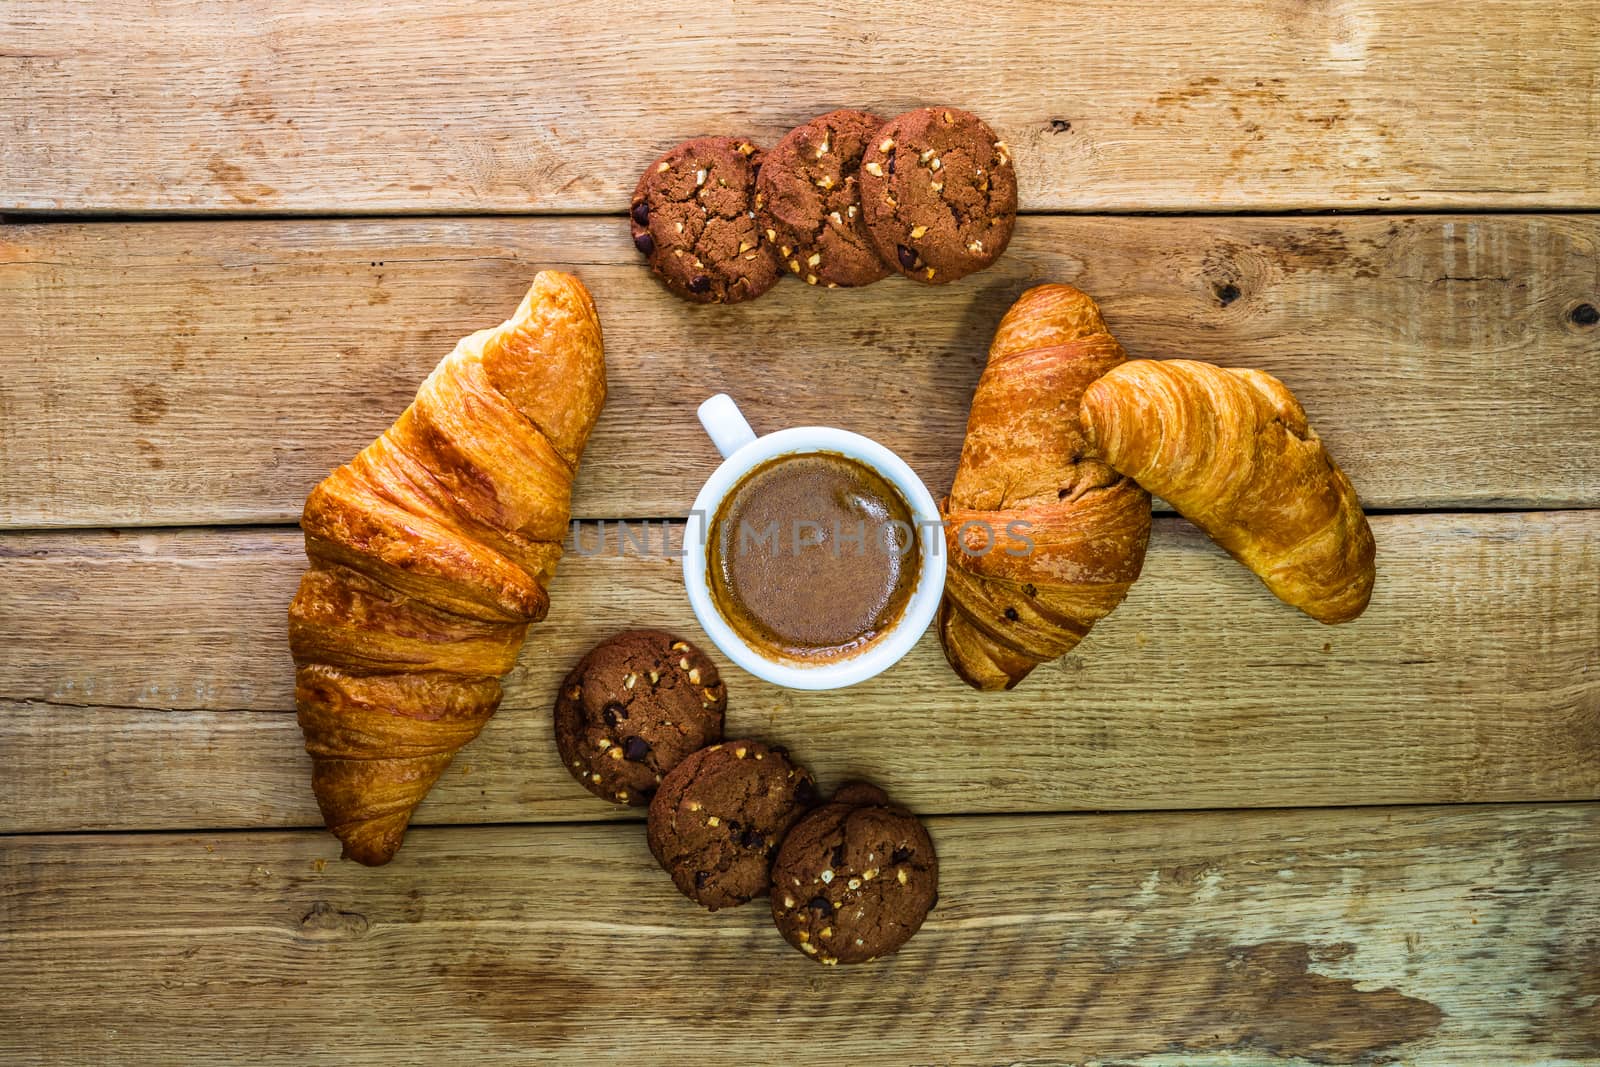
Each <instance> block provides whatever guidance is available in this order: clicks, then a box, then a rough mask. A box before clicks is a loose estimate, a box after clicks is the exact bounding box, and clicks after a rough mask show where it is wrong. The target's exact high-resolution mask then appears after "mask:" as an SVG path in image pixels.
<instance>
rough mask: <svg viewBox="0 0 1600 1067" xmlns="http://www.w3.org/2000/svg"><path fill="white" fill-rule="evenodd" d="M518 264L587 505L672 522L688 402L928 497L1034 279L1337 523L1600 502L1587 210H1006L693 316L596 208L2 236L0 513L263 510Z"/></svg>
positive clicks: (62, 521)
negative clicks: (1314, 440)
mask: <svg viewBox="0 0 1600 1067" xmlns="http://www.w3.org/2000/svg"><path fill="white" fill-rule="evenodd" d="M546 266H561V267H567V268H570V269H574V270H576V271H578V272H579V273H580V274H581V275H582V277H583V278H584V280H585V281H586V282H587V283H588V284H589V285H590V286H591V287H592V288H593V290H594V293H595V297H596V300H597V301H598V303H599V307H600V313H601V319H602V323H603V326H604V329H605V333H606V340H607V357H608V363H609V367H610V371H611V382H612V392H611V397H610V401H609V403H608V405H607V408H606V411H605V413H604V415H603V416H602V418H601V421H600V426H599V428H598V430H597V431H596V434H595V437H594V441H593V444H592V445H591V447H590V450H589V453H588V455H587V456H586V457H585V461H584V468H583V478H582V479H581V480H580V481H579V483H578V496H577V500H576V503H575V507H576V509H577V514H579V515H581V516H585V517H590V518H611V517H618V516H643V515H648V516H671V515H682V514H683V513H684V512H685V511H686V510H687V509H688V506H689V504H690V502H692V501H693V499H694V496H695V493H696V491H697V490H698V489H699V486H700V483H701V482H702V481H704V480H705V476H706V474H707V473H708V471H709V470H710V469H711V468H712V467H713V466H715V463H716V453H715V452H714V450H713V449H712V447H711V444H710V442H709V441H707V440H706V438H705V435H704V434H703V433H702V432H701V430H700V427H699V424H698V423H697V422H696V421H695V418H694V409H695V406H696V405H697V404H698V403H699V402H700V401H701V400H703V399H704V398H705V397H706V396H708V395H710V393H712V392H715V391H717V390H719V389H725V390H727V391H729V392H731V393H732V394H733V395H735V396H736V397H738V398H739V399H740V401H741V402H742V403H744V404H745V406H746V410H747V413H748V414H749V416H750V418H751V419H752V420H753V422H754V424H755V425H756V427H757V428H758V429H762V430H773V429H779V428H781V427H783V426H786V425H796V424H802V423H805V422H820V423H825V424H830V425H834V424H837V425H842V426H844V427H845V428H846V429H853V430H857V431H859V432H862V433H866V434H869V435H871V436H873V437H875V438H877V439H879V440H881V441H883V442H884V443H885V444H886V445H888V446H889V447H891V448H894V449H895V450H896V451H898V452H900V453H901V454H902V455H903V456H905V458H906V459H907V461H908V462H910V463H911V464H912V465H913V466H914V467H915V468H916V470H917V471H918V472H919V473H920V474H922V476H923V477H924V478H925V479H926V480H927V481H928V483H929V484H930V485H933V486H936V487H946V486H948V485H949V483H950V478H951V477H952V476H953V474H954V472H955V463H956V459H957V458H958V456H959V455H960V438H961V432H962V429H963V428H964V427H965V425H966V415H967V404H968V401H969V400H970V399H971V395H972V387H973V385H974V383H975V382H976V381H977V376H978V372H979V371H980V370H981V367H982V359H983V356H984V353H985V350H986V347H987V344H988V338H989V334H990V333H991V332H992V331H993V329H994V324H995V323H996V322H997V321H999V317H1000V314H1001V313H1002V312H1003V311H1004V310H1005V308H1006V307H1007V306H1008V305H1009V304H1010V303H1011V302H1012V301H1013V300H1014V299H1015V298H1016V296H1017V295H1018V294H1019V293H1020V292H1021V291H1022V290H1023V289H1024V288H1026V287H1027V286H1028V285H1032V284H1037V283H1038V282H1040V281H1044V280H1059V281H1068V282H1073V283H1075V284H1077V285H1080V286H1082V287H1084V288H1085V289H1087V290H1088V291H1089V292H1091V293H1094V294H1095V295H1096V297H1097V298H1098V299H1099V300H1101V301H1102V303H1103V305H1104V307H1105V310H1106V314H1107V316H1108V318H1109V320H1110V322H1111V325H1112V327H1113V328H1114V329H1115V330H1116V331H1117V333H1118V336H1119V337H1120V338H1121V339H1122V340H1123V343H1124V344H1125V345H1126V346H1127V347H1128V349H1129V350H1130V351H1131V352H1133V353H1135V354H1136V355H1141V356H1149V357H1167V356H1188V357H1193V358H1198V359H1209V360H1214V361H1217V362H1221V363H1224V364H1246V365H1250V366H1257V367H1261V368H1262V369H1265V370H1267V371H1270V372H1272V373H1275V374H1278V375H1279V376H1281V377H1282V378H1283V379H1284V380H1285V381H1286V382H1288V383H1289V385H1290V386H1291V387H1292V388H1293V389H1294V390H1295V391H1296V393H1297V394H1298V395H1299V396H1300V397H1301V399H1302V401H1303V402H1304V404H1305V405H1306V408H1307V410H1308V412H1309V413H1310V416H1311V419H1312V421H1313V424H1314V425H1315V426H1316V427H1317V430H1318V432H1319V433H1320V434H1322V435H1323V437H1325V438H1326V439H1327V440H1328V442H1329V447H1330V448H1331V449H1332V450H1333V451H1334V454H1335V455H1336V456H1337V457H1338V458H1339V460H1340V462H1341V463H1342V464H1343V465H1344V466H1345V467H1346V468H1347V469H1348V470H1349V472H1350V475H1351V477H1352V478H1354V479H1355V482H1356V484H1357V485H1358V486H1359V487H1360V490H1361V493H1362V496H1363V499H1364V501H1365V503H1366V504H1367V505H1368V506H1369V507H1381V508H1453V507H1474V508H1478V507H1514V508H1522V507H1596V506H1600V400H1597V399H1596V398H1597V396H1600V359H1597V358H1596V354H1597V353H1600V326H1596V325H1583V324H1582V322H1581V321H1578V320H1579V319H1581V318H1582V316H1581V315H1580V316H1578V317H1577V318H1575V317H1574V311H1575V310H1576V309H1578V308H1580V307H1593V306H1595V305H1596V304H1597V303H1600V220H1597V219H1596V218H1595V217H1593V216H1587V217H1533V216H1496V217H1482V218H1480V217H1456V216H1411V217H1397V218H1346V219H1342V218H1323V219H1257V218H1221V219H1219V218H1182V219H1157V218H1144V219H1114V218H1062V217H1039V218H1025V219H1023V220H1022V222H1021V224H1020V226H1019V229H1018V235H1017V239H1016V241H1015V242H1014V244H1013V247H1012V249H1011V250H1010V251H1009V252H1008V253H1007V254H1006V256H1005V257H1004V258H1003V259H1001V261H1000V262H999V263H998V264H997V265H996V266H995V267H994V268H993V269H991V270H989V271H985V272H983V273H981V274H977V275H974V276H972V277H970V278H968V279H966V280H965V281H962V282H960V283H958V284H955V285H951V286H945V287H940V288H937V289H931V288H927V287H923V286H917V285H913V284H911V283H909V282H903V281H900V280H898V279H892V280H889V281H886V282H883V283H881V284H879V285H876V286H873V287H872V288H869V289H866V290H862V291H860V292H854V293H841V292H831V293H824V292H819V291H817V290H815V289H811V288H809V287H807V286H803V285H799V284H797V283H793V282H789V283H786V284H784V285H780V286H779V287H778V288H777V289H776V290H775V291H774V292H772V293H770V294H769V295H767V296H766V297H764V298H762V299H761V300H759V301H756V302H755V303H752V304H749V305H740V306H738V307H733V308H713V309H700V310H697V311H695V312H694V313H692V314H689V313H686V312H685V309H684V308H683V307H682V306H681V305H680V304H678V302H677V301H676V300H675V299H674V298H673V297H671V296H670V295H669V294H668V293H667V292H666V291H665V290H664V289H662V288H661V287H660V286H657V285H655V284H653V283H652V282H651V281H650V279H649V275H648V272H647V271H646V270H645V268H644V266H643V264H642V263H641V261H640V259H639V256H638V253H636V252H635V251H634V249H633V247H632V245H631V244H630V242H629V241H628V235H627V229H626V227H623V226H620V225H617V224H616V222H615V221H613V220H610V219H582V220H578V219H549V218H543V219H517V220H507V219H480V220H459V219H456V220H443V219H427V220H417V221H406V222H394V221H378V222H372V221H369V222H298V221H297V222H250V223H237V222H234V223H177V224H160V225H150V224H144V225H125V224H107V225H103V226H90V227H84V226H12V227H0V350H10V351H12V352H15V353H17V354H18V356H19V357H20V358H16V359H14V360H13V361H12V369H11V373H9V374H7V375H5V376H4V377H0V411H15V412H18V413H21V412H26V413H27V419H26V422H27V425H28V426H29V428H30V431H31V432H29V433H27V434H22V433H13V434H7V435H6V436H5V440H4V446H5V448H6V452H5V456H6V460H7V462H6V463H4V464H3V465H0V525H9V526H25V527H26V526H47V525H49V526H54V525H81V526H94V525H113V524H119V523H128V522H138V523H149V524H166V523H214V522H293V521H295V520H296V519H297V518H298V517H299V513H300V506H301V503H302V502H303V501H304V499H305V494H306V493H307V491H309V490H310V488H311V486H313V485H315V484H316V483H317V481H319V480H320V479H321V478H322V476H323V475H325V474H326V473H327V472H328V470H329V469H330V468H331V467H334V466H337V465H338V464H340V463H342V462H344V460H345V459H347V458H348V457H349V456H350V455H351V454H352V453H354V452H355V451H356V450H358V449H359V448H361V447H362V446H363V445H364V444H365V443H366V442H367V441H368V440H370V439H371V438H372V437H373V436H375V435H376V434H378V433H379V432H381V431H382V430H383V428H384V427H386V426H387V425H388V424H389V422H390V421H391V420H392V419H393V418H394V415H395V412H397V411H399V410H400V409H402V408H403V407H405V405H406V403H407V402H408V400H409V398H410V395H411V393H412V391H413V390H414V389H415V383H416V382H418V381H420V380H421V378H422V377H423V376H424V375H425V374H426V373H427V372H428V371H429V370H430V369H432V367H433V364H434V363H435V362H437V361H438V360H439V358H440V357H441V356H443V355H444V353H446V352H448V351H449V350H450V346H451V345H453V344H454V343H455V340H456V338H457V337H459V336H460V335H461V334H463V333H465V332H467V331H469V330H470V329H472V328H473V327H474V326H476V325H477V324H480V323H493V322H497V321H499V320H500V319H501V318H503V317H505V315H506V314H507V313H508V310H507V309H509V308H511V307H514V306H515V304H516V301H517V300H518V299H519V298H520V296H521V293H522V290H523V289H524V287H525V286H526V284H527V280H528V277H529V275H530V273H531V272H532V271H533V270H535V269H536V268H538V267H546ZM264 397H284V398H285V400H284V401H280V402H274V403H263V398H264ZM288 398H292V400H289V399H288ZM1491 442H1492V446H1491Z"/></svg>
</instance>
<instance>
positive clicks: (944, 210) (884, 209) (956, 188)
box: [861, 107, 1017, 285]
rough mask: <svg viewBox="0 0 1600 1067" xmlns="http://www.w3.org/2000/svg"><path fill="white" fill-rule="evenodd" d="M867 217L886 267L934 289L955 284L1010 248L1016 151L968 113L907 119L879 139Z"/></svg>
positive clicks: (867, 168) (868, 179)
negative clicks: (1007, 246) (1012, 154)
mask: <svg viewBox="0 0 1600 1067" xmlns="http://www.w3.org/2000/svg"><path fill="white" fill-rule="evenodd" d="M861 211H862V214H863V215H864V217H865V218H866V222H867V230H868V232H869V233H871V234H872V239H873V243H874V244H875V245H876V247H877V249H878V254H879V255H881V256H882V257H883V261H884V262H885V263H888V264H890V265H891V266H893V267H895V268H896V269H897V270H899V271H900V273H901V274H904V275H905V276H906V277H908V278H915V279H916V280H917V281H919V282H926V283H927V284H929V285H942V284H944V283H945V282H953V281H955V280H956V279H957V278H962V277H965V276H966V275H968V274H971V273H972V272H973V271H976V270H982V269H983V268H984V267H987V266H988V265H989V264H991V263H993V262H994V261H995V260H996V259H998V258H999V257H1000V254H1001V253H1002V252H1004V251H1005V249H1006V245H1007V243H1009V242H1010V240H1011V229H1012V226H1013V225H1014V224H1015V222H1016V219H1017V176H1016V170H1015V168H1014V167H1013V165H1012V162H1011V151H1010V149H1009V148H1007V147H1006V145H1005V142H1003V141H1001V140H1000V139H999V138H998V137H996V136H995V133H994V131H993V130H991V129H990V128H989V126H988V124H986V123H985V122H984V121H983V120H982V119H980V118H978V116H976V115H973V114H970V113H968V112H966V111H960V110H957V109H956V108H948V107H926V108H921V109H919V110H917V111H908V112H906V113H905V114H904V115H899V116H897V117H895V118H893V119H890V120H889V122H888V123H887V124H886V125H884V126H883V127H882V128H881V129H880V130H878V131H877V132H876V133H874V134H873V143H872V144H870V145H869V146H868V147H867V152H866V155H865V156H864V157H863V159H862V163H861Z"/></svg>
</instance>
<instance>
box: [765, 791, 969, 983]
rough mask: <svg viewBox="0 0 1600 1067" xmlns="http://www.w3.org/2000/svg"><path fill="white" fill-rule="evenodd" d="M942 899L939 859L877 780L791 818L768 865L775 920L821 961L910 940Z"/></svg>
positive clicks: (854, 958) (868, 956) (868, 953)
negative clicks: (874, 784) (796, 818)
mask: <svg viewBox="0 0 1600 1067" xmlns="http://www.w3.org/2000/svg"><path fill="white" fill-rule="evenodd" d="M938 899H939V860H938V857H937V856H935V855H934V851H933V842H932V841H931V840H930V839H929V838H928V832H927V831H926V830H924V829H923V828H922V824H921V823H920V822H918V821H917V818H916V816H914V815H912V814H911V813H910V812H907V811H905V810H904V809H902V808H897V807H893V806H892V805H890V804H889V803H888V801H887V798H886V797H884V795H883V793H882V792H881V791H879V790H877V789H876V788H875V787H872V786H864V785H855V784H853V785H850V786H847V787H844V788H841V789H840V790H839V792H838V793H837V794H836V795H835V797H834V799H833V801H832V802H831V803H829V804H826V805H824V806H823V807H820V808H818V809H817V810H815V811H813V812H811V813H810V814H809V815H807V816H806V817H805V818H803V819H801V820H800V821H799V822H797V823H795V825H794V828H793V829H792V830H790V831H789V836H788V837H787V838H785V839H784V842H783V848H782V849H781V850H780V851H779V852H778V859H777V862H776V863H775V864H773V867H772V919H773V922H775V923H777V925H778V931H779V932H780V933H782V934H783V937H784V940H786V941H788V942H789V944H791V945H793V946H794V947H795V948H797V949H799V950H800V951H801V952H804V953H805V954H806V955H808V956H810V957H811V958H812V959H814V960H817V961H818V962H820V963H864V962H866V961H868V960H873V959H876V958H878V957H879V956H883V955H887V954H888V953H890V952H893V951H894V950H895V949H897V948H899V947H900V946H901V945H903V944H905V943H906V941H907V940H909V939H910V937H911V935H912V934H914V933H916V932H917V930H918V929H919V928H920V927H921V926H922V920H923V919H925V918H927V915H928V912H930V911H932V910H933V906H934V904H935V903H937V902H938Z"/></svg>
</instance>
